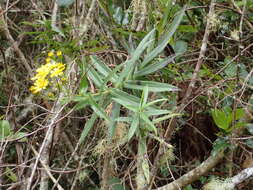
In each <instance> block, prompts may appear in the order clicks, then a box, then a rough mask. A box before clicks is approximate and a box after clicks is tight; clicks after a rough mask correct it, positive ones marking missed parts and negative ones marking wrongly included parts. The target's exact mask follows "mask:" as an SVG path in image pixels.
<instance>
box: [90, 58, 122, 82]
mask: <svg viewBox="0 0 253 190" xmlns="http://www.w3.org/2000/svg"><path fill="white" fill-rule="evenodd" d="M91 60H92V65H93V66H94V67H95V68H96V69H97V70H98V71H99V72H100V73H101V74H103V75H104V76H105V77H108V76H109V75H110V74H111V73H112V70H111V69H110V68H109V67H108V66H107V65H106V64H104V63H103V62H102V61H101V60H100V59H99V58H98V57H97V56H91ZM110 79H111V81H112V82H116V81H117V79H118V76H117V75H116V74H115V73H114V74H112V76H111V77H110Z"/></svg>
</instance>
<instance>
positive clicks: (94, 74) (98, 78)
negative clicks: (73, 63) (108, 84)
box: [87, 67, 103, 87]
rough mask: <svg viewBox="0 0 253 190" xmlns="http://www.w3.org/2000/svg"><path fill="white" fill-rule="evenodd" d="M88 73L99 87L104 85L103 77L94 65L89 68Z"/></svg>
mask: <svg viewBox="0 0 253 190" xmlns="http://www.w3.org/2000/svg"><path fill="white" fill-rule="evenodd" d="M87 74H88V76H89V77H90V79H91V80H92V81H93V82H94V83H95V85H96V86H97V87H102V86H103V77H102V76H101V75H99V74H98V73H97V72H96V71H95V70H94V69H93V68H92V67H91V68H89V70H88V72H87Z"/></svg>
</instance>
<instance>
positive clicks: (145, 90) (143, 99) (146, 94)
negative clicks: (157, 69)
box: [141, 86, 148, 107]
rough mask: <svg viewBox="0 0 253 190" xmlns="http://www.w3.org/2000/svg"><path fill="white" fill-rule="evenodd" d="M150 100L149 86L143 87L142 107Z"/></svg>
mask: <svg viewBox="0 0 253 190" xmlns="http://www.w3.org/2000/svg"><path fill="white" fill-rule="evenodd" d="M147 101H148V86H145V87H144V88H143V92H142V97H141V107H143V106H145V104H146V103H147Z"/></svg>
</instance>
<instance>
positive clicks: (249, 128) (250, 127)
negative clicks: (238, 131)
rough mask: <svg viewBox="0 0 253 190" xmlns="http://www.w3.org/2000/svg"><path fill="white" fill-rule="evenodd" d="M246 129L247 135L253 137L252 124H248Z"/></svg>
mask: <svg viewBox="0 0 253 190" xmlns="http://www.w3.org/2000/svg"><path fill="white" fill-rule="evenodd" d="M246 127H247V130H248V131H249V133H250V134H251V135H253V123H248V124H247V126H246Z"/></svg>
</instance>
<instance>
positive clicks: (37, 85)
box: [29, 78, 48, 94]
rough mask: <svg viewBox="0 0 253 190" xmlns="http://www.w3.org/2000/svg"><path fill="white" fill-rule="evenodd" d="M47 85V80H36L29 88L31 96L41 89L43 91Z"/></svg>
mask: <svg viewBox="0 0 253 190" xmlns="http://www.w3.org/2000/svg"><path fill="white" fill-rule="evenodd" d="M47 85H48V80H47V79H41V78H40V79H37V80H36V81H35V83H34V86H31V88H30V89H29V90H30V91H31V92H32V93H33V94H36V93H38V92H39V91H41V90H42V89H45V88H46V87H47Z"/></svg>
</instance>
